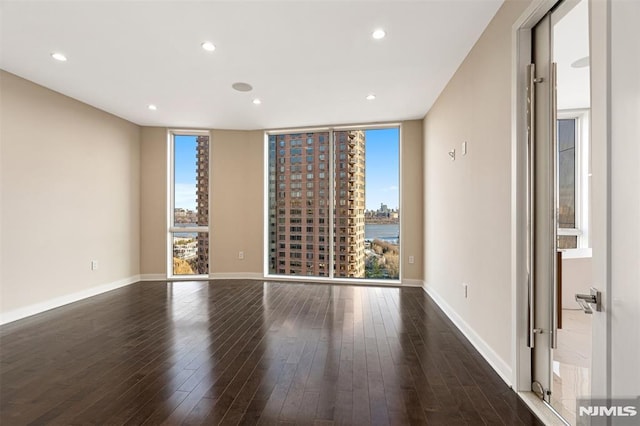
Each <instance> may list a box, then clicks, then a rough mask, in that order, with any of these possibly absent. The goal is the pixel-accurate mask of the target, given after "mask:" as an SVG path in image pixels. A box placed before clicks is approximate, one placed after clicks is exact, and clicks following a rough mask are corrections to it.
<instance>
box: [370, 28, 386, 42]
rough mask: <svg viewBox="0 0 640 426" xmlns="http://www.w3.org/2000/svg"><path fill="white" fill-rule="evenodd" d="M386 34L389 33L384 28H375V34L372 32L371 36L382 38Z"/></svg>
mask: <svg viewBox="0 0 640 426" xmlns="http://www.w3.org/2000/svg"><path fill="white" fill-rule="evenodd" d="M386 35H387V33H385V32H384V30H381V29H378V30H375V31H374V32H373V34H371V36H372V37H373V38H375V39H376V40H380V39H382V38H384V37H385V36H386Z"/></svg>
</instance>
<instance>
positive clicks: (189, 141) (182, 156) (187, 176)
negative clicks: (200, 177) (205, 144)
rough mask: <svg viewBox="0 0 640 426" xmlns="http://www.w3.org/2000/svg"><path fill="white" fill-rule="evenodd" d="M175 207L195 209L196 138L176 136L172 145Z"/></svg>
mask: <svg viewBox="0 0 640 426" xmlns="http://www.w3.org/2000/svg"><path fill="white" fill-rule="evenodd" d="M174 149H175V152H174V158H175V171H174V173H175V206H176V207H178V208H180V207H182V208H185V209H189V210H195V208H196V136H178V135H176V137H175V143H174Z"/></svg>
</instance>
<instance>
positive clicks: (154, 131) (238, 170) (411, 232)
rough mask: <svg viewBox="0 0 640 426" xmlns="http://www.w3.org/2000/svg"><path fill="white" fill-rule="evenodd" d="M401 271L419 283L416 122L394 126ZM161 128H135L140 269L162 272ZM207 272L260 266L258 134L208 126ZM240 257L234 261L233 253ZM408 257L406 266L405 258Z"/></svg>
mask: <svg viewBox="0 0 640 426" xmlns="http://www.w3.org/2000/svg"><path fill="white" fill-rule="evenodd" d="M401 143H402V164H403V170H402V180H403V193H402V196H403V205H402V215H403V217H402V219H403V224H402V226H403V229H404V235H403V250H404V252H403V264H402V267H403V268H404V271H403V275H404V278H405V279H410V280H411V279H413V280H422V279H423V274H422V271H423V267H422V259H423V254H422V247H423V244H422V234H423V232H422V227H423V223H422V206H423V202H422V194H423V187H422V182H423V179H422V161H421V159H422V120H413V121H407V122H405V123H403V124H402V141H401ZM166 151H167V129H166V128H143V129H142V144H141V156H142V161H141V171H142V177H141V183H142V190H141V191H142V192H141V197H142V207H141V214H142V228H141V230H142V239H141V241H142V248H141V273H142V274H143V275H149V276H154V275H162V276H164V275H166V272H167V271H166V260H165V259H166V242H165V241H166V235H167V234H166V195H165V194H166V185H167V178H166V170H165V169H166V164H167V163H166ZM210 172H211V175H212V180H211V200H210V208H209V211H210V215H211V217H210V224H211V225H210V232H211V254H210V261H211V263H210V272H211V273H212V274H213V275H214V276H216V275H218V276H230V277H232V276H247V275H248V276H252V275H255V274H262V273H263V268H264V231H263V229H264V132H263V131H242V130H211V162H210ZM239 251H243V252H244V259H243V260H240V259H238V252H239ZM410 255H412V256H415V263H414V264H409V263H408V257H409V256H410Z"/></svg>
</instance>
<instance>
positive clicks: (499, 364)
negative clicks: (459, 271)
mask: <svg viewBox="0 0 640 426" xmlns="http://www.w3.org/2000/svg"><path fill="white" fill-rule="evenodd" d="M423 289H424V291H425V292H426V293H427V294H428V295H429V296H430V297H431V298H432V299H433V301H434V302H436V304H437V305H438V306H439V307H440V309H442V311H443V312H444V313H445V315H447V317H449V319H450V320H451V322H453V324H454V325H455V326H456V327H457V328H458V330H460V332H462V334H464V336H465V337H466V338H467V340H469V342H471V344H472V345H473V347H474V348H476V350H477V351H478V352H480V355H482V357H483V358H484V359H485V360H486V361H487V362H488V363H489V365H490V366H491V367H492V368H493V369H494V370H495V372H496V373H498V375H499V376H500V378H501V379H502V380H503V381H504V382H505V383H506V384H507V386H511V383H512V382H511V380H512V377H513V371H512V369H511V367H509V365H508V364H507V363H506V362H505V361H504V360H503V359H502V358H501V357H500V356H499V355H498V354H497V353H496V352H495V351H494V350H493V349H492V348H491V346H490V345H489V344H488V343H487V342H485V341H484V340H483V339H482V337H480V335H479V334H478V333H476V331H475V330H474V329H473V327H471V326H470V325H469V324H467V322H466V321H465V320H464V319H462V317H461V316H460V315H458V313H457V312H456V311H455V310H454V309H453V308H452V307H451V306H449V304H448V303H447V302H445V300H444V299H443V298H442V297H440V295H439V294H438V293H437V292H436V291H435V290H434V289H433V287H432V286H429V285H428V284H426V283H425V285H424V287H423Z"/></svg>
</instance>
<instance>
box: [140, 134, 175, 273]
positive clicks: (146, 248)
mask: <svg viewBox="0 0 640 426" xmlns="http://www.w3.org/2000/svg"><path fill="white" fill-rule="evenodd" d="M167 152H168V148H167V129H165V128H163V127H143V128H142V136H141V142H140V218H141V221H140V274H142V275H143V278H147V277H145V276H144V275H160V277H156V278H163V277H166V274H167Z"/></svg>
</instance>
